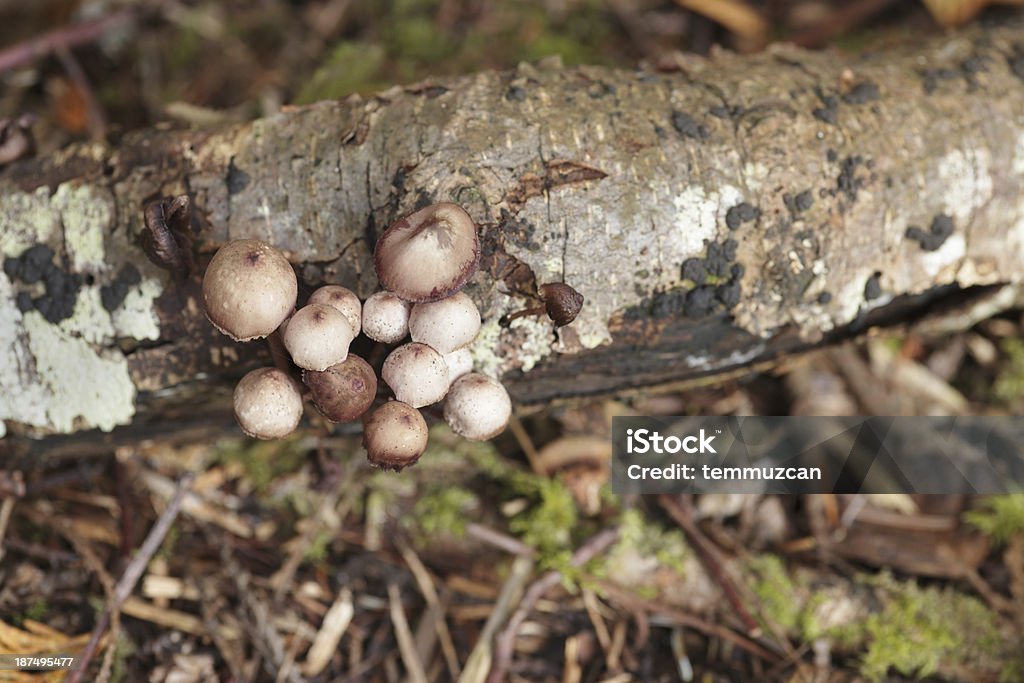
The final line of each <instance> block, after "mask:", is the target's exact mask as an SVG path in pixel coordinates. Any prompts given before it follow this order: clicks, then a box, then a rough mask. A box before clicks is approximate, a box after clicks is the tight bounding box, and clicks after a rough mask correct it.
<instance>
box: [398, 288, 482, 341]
mask: <svg viewBox="0 0 1024 683" xmlns="http://www.w3.org/2000/svg"><path fill="white" fill-rule="evenodd" d="M479 331H480V311H478V310H477V308H476V304H474V303H473V300H472V299H470V298H469V297H468V296H467V295H466V294H465V293H464V292H457V293H455V294H454V295H452V296H450V297H448V298H447V299H441V300H440V301H432V302H428V303H422V304H415V305H414V306H413V307H412V313H410V314H409V333H410V334H411V335H412V340H413V341H414V342H420V343H421V344H427V345H429V346H432V347H434V349H435V350H437V351H438V352H439V353H451V352H452V351H454V350H455V349H461V348H462V347H463V346H466V345H467V344H469V343H470V342H472V341H473V340H474V339H476V335H477V333H478V332H479Z"/></svg>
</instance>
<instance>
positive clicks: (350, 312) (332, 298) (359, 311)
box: [306, 285, 363, 335]
mask: <svg viewBox="0 0 1024 683" xmlns="http://www.w3.org/2000/svg"><path fill="white" fill-rule="evenodd" d="M306 304H307V305H309V304H326V305H328V306H333V307H334V308H336V309H338V311H339V312H340V313H341V314H342V315H343V316H345V319H346V320H348V322H349V324H350V325H352V329H353V330H355V334H356V335H358V334H359V330H360V328H361V327H362V319H363V304H362V303H361V302H360V301H359V297H358V296H356V294H355V292H353V291H352V290H351V289H349V288H348V287H342V286H341V285H324V286H323V287H320V288H319V289H317V290H316V291H315V292H313V293H312V294H310V295H309V300H307V301H306Z"/></svg>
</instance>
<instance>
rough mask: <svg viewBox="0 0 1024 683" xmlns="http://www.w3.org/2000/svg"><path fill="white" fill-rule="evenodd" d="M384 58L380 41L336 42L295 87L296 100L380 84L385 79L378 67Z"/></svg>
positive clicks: (302, 101) (323, 97) (335, 96)
mask: <svg viewBox="0 0 1024 683" xmlns="http://www.w3.org/2000/svg"><path fill="white" fill-rule="evenodd" d="M384 58H385V51H384V48H383V47H381V46H380V45H376V44H373V43H363V42H351V41H346V42H343V43H340V44H338V45H337V46H336V47H335V48H334V49H333V50H332V51H331V54H330V55H329V56H328V57H327V60H326V61H325V62H324V63H323V64H322V65H321V66H320V68H318V69H317V70H316V72H315V73H314V74H313V77H312V78H310V79H309V81H307V82H306V84H305V85H304V86H303V87H302V89H301V90H300V91H299V94H298V95H297V96H296V98H295V102H296V104H309V103H310V102H316V101H318V100H335V99H339V98H341V97H345V96H347V95H351V94H352V93H356V92H359V93H365V92H371V91H373V90H377V89H379V88H381V87H383V85H384V84H385V83H386V80H387V79H386V78H385V75H384V74H383V73H382V71H381V69H382V66H383V64H384Z"/></svg>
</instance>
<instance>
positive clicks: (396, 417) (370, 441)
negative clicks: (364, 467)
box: [363, 401, 428, 471]
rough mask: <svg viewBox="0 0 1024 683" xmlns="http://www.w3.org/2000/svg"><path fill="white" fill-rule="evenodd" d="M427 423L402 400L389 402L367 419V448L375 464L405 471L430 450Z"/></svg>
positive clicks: (365, 424)
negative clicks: (428, 447)
mask: <svg viewBox="0 0 1024 683" xmlns="http://www.w3.org/2000/svg"><path fill="white" fill-rule="evenodd" d="M427 436H428V431H427V423H426V421H425V420H424V419H423V416H422V415H420V411H418V410H416V409H415V408H413V407H412V406H410V405H408V404H405V403H402V402H401V401H388V402H387V403H385V404H384V405H382V406H381V407H379V408H377V409H376V410H375V411H373V412H372V413H370V414H369V416H367V417H366V419H365V420H363V447H365V448H366V457H367V459H368V460H369V461H370V463H371V464H373V465H376V466H377V467H381V468H384V469H392V470H395V471H398V470H401V469H403V468H405V467H408V466H409V465H412V464H413V463H415V462H416V461H417V460H419V459H420V456H421V455H423V451H425V450H427Z"/></svg>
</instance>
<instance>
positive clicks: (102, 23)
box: [0, 9, 135, 74]
mask: <svg viewBox="0 0 1024 683" xmlns="http://www.w3.org/2000/svg"><path fill="white" fill-rule="evenodd" d="M134 16H135V13H134V12H133V11H132V10H129V9H124V10H121V11H120V12H114V13H113V14H110V15H108V16H105V17H100V18H99V19H93V20H91V21H83V22H82V23H80V24H71V25H70V26H62V27H60V28H58V29H54V30H53V31H50V32H48V33H44V34H43V35H41V36H36V37H35V38H30V39H28V40H25V41H22V42H20V43H17V44H15V45H12V46H11V47H9V48H7V49H6V50H2V51H0V74H2V73H6V72H8V71H10V70H11V69H16V68H18V67H19V66H24V65H25V64H28V63H29V62H31V61H33V60H35V59H39V58H40V57H45V56H46V55H48V54H50V53H51V52H54V51H56V50H57V49H58V48H60V47H63V48H66V49H70V48H73V47H75V46H77V45H83V44H85V43H91V42H92V41H94V40H96V39H97V38H99V37H100V36H102V35H103V34H104V33H106V32H107V31H110V30H112V29H115V28H119V27H121V26H123V25H125V24H128V23H129V22H131V21H132V19H133V18H134Z"/></svg>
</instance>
